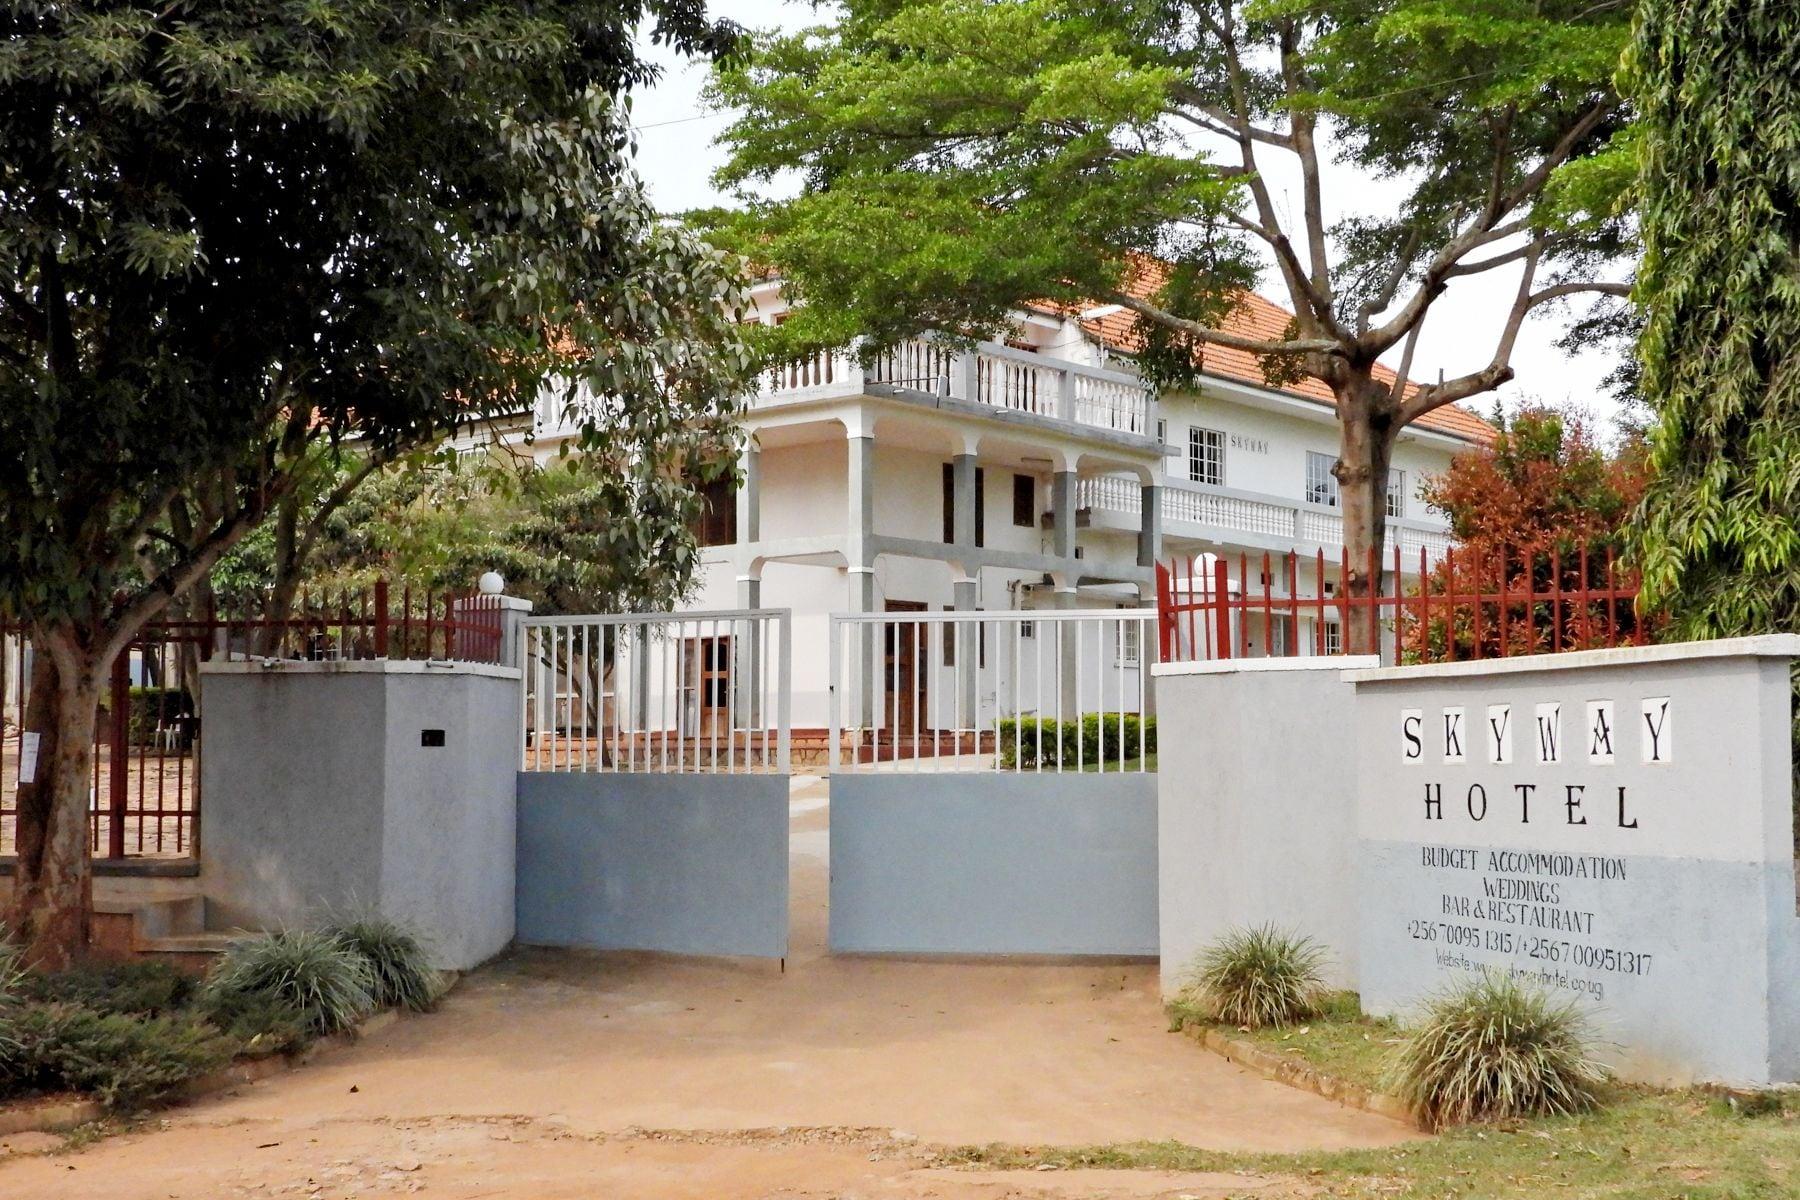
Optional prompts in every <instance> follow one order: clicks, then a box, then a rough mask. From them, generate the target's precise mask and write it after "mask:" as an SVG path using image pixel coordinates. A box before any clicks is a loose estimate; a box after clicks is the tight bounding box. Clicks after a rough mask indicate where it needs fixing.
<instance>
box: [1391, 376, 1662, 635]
mask: <svg viewBox="0 0 1800 1200" xmlns="http://www.w3.org/2000/svg"><path fill="white" fill-rule="evenodd" d="M1495 423H1496V425H1497V426H1498V427H1499V433H1498V435H1497V436H1496V437H1495V439H1494V441H1493V444H1492V445H1491V446H1487V447H1484V448H1482V449H1479V450H1471V451H1469V452H1467V453H1465V454H1461V455H1459V456H1457V458H1456V459H1455V460H1454V461H1453V462H1452V463H1451V464H1450V468H1449V469H1448V470H1447V471H1445V472H1444V473H1443V474H1442V475H1439V476H1437V477H1436V478H1434V479H1431V480H1430V481H1428V482H1427V483H1426V484H1425V486H1424V488H1423V489H1422V494H1423V496H1424V498H1425V500H1426V502H1427V503H1429V504H1431V505H1432V506H1433V507H1435V508H1437V509H1439V510H1440V511H1442V512H1443V513H1444V514H1445V515H1446V516H1447V517H1448V518H1449V520H1450V527H1451V530H1452V532H1453V533H1454V534H1455V537H1456V543H1457V544H1456V549H1455V552H1454V553H1453V554H1451V555H1450V556H1448V557H1446V558H1445V559H1444V560H1443V561H1441V562H1439V563H1438V564H1437V565H1436V566H1435V567H1434V568H1433V569H1432V570H1431V571H1430V572H1429V574H1428V575H1427V576H1426V578H1425V582H1424V586H1423V589H1422V591H1423V592H1424V593H1425V595H1424V596H1423V597H1421V599H1422V600H1423V603H1409V604H1408V605H1407V608H1408V613H1407V615H1406V617H1405V619H1403V620H1402V622H1401V632H1402V636H1403V638H1404V648H1405V651H1406V653H1407V655H1408V657H1410V658H1411V659H1413V660H1414V661H1438V660H1442V659H1445V658H1451V657H1455V658H1473V657H1481V658H1491V657H1497V656H1501V655H1512V654H1536V653H1543V652H1546V651H1553V650H1579V649H1585V648H1589V647H1594V646H1606V645H1615V644H1617V643H1619V642H1621V641H1626V640H1630V639H1633V638H1635V637H1636V636H1637V635H1638V633H1639V624H1638V621H1639V618H1638V616H1637V613H1636V611H1635V607H1634V606H1633V605H1632V604H1631V603H1630V602H1629V601H1628V600H1622V601H1618V602H1615V601H1613V600H1611V599H1609V598H1604V597H1598V596H1596V598H1593V599H1588V600H1583V601H1580V602H1569V601H1567V600H1566V599H1563V600H1558V599H1553V598H1552V597H1553V596H1554V595H1555V594H1557V593H1559V592H1560V593H1567V592H1569V591H1587V592H1590V593H1605V592H1608V591H1609V589H1611V588H1612V587H1614V586H1615V585H1617V586H1618V587H1619V588H1621V589H1622V590H1624V591H1625V592H1626V593H1627V594H1629V593H1630V592H1631V591H1632V590H1633V581H1632V580H1630V579H1627V578H1626V577H1625V576H1624V574H1623V571H1622V568H1621V567H1620V566H1619V564H1618V559H1619V557H1620V554H1621V551H1622V538H1623V528H1624V524H1625V522H1626V521H1627V520H1628V519H1629V516H1630V514H1631V511H1632V509H1633V507H1634V506H1635V505H1636V504H1637V502H1638V498H1639V497H1640V496H1641V495H1642V494H1643V491H1644V486H1645V483H1646V481H1647V479H1648V471H1647V466H1646V459H1645V454H1644V448H1643V445H1642V443H1641V441H1640V440H1639V439H1638V438H1637V437H1636V436H1635V435H1631V436H1627V437H1626V439H1625V441H1624V443H1623V445H1622V446H1621V447H1620V448H1619V449H1618V450H1616V451H1614V452H1611V453H1609V452H1608V451H1607V450H1606V449H1605V448H1603V447H1602V446H1601V445H1600V444H1599V443H1598V442H1597V441H1596V439H1595V438H1594V435H1593V433H1592V431H1591V430H1590V429H1589V427H1588V424H1587V422H1586V421H1585V420H1583V419H1582V418H1581V417H1579V416H1576V415H1570V414H1563V413H1559V412H1556V411H1554V410H1551V409H1548V408H1543V407H1530V408H1526V409H1523V410H1521V411H1520V412H1518V413H1517V414H1515V415H1514V416H1512V417H1510V418H1507V417H1505V416H1502V415H1496V417H1495ZM1475 596H1483V597H1487V599H1486V600H1485V601H1484V602H1476V601H1474V600H1472V599H1471V597H1475ZM1440 597H1441V598H1442V599H1441V601H1440V600H1439V599H1438V598H1440Z"/></svg>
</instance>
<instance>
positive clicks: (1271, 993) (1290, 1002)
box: [1193, 925, 1325, 1029]
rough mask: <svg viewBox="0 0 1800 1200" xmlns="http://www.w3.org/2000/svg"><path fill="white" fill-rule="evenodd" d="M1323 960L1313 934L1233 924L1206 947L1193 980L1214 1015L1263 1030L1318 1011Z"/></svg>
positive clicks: (1321, 986)
mask: <svg viewBox="0 0 1800 1200" xmlns="http://www.w3.org/2000/svg"><path fill="white" fill-rule="evenodd" d="M1324 963H1325V951H1324V948H1323V947H1321V946H1320V945H1319V944H1318V943H1317V942H1315V941H1313V940H1312V939H1311V938H1309V937H1303V936H1301V935H1299V934H1297V933H1290V932H1287V931H1284V930H1281V929H1277V928H1276V927H1275V926H1273V925H1258V926H1255V927H1252V928H1248V929H1234V930H1232V931H1230V932H1229V933H1227V934H1225V935H1224V936H1223V937H1221V938H1220V939H1219V940H1218V941H1216V942H1214V943H1213V944H1212V946H1210V947H1209V948H1208V949H1207V950H1205V951H1204V952H1203V953H1202V954H1201V955H1200V959H1199V962H1198V963H1197V964H1196V966H1195V968H1194V972H1193V983H1194V986H1195V988H1196V990H1197V991H1198V992H1199V999H1200V1001H1201V1003H1202V1005H1203V1007H1204V1008H1205V1010H1206V1011H1207V1012H1208V1013H1209V1014H1210V1015H1211V1016H1212V1017H1213V1018H1214V1019H1215V1020H1219V1021H1223V1022H1225V1023H1227V1024H1230V1025H1239V1026H1243V1027H1245V1028H1249V1029H1261V1028H1263V1027H1264V1026H1267V1025H1286V1024H1289V1023H1291V1022H1294V1021H1299V1020H1304V1019H1305V1018H1307V1017H1311V1016H1315V1015H1316V1014H1317V1013H1318V1012H1319V1006H1320V1004H1322V1003H1323V1002H1324V999H1325V980H1324V978H1323V976H1322V975H1321V974H1320V970H1321V968H1322V967H1323V966H1324Z"/></svg>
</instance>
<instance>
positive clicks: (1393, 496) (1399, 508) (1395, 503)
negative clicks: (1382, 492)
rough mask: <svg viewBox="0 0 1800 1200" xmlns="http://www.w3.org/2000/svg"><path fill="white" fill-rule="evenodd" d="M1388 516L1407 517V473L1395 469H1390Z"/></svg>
mask: <svg viewBox="0 0 1800 1200" xmlns="http://www.w3.org/2000/svg"><path fill="white" fill-rule="evenodd" d="M1387 515H1388V516H1390V517H1404V516H1405V515H1406V472H1405V471H1401V470H1397V469H1395V468H1393V467H1389V468H1388V485H1387Z"/></svg>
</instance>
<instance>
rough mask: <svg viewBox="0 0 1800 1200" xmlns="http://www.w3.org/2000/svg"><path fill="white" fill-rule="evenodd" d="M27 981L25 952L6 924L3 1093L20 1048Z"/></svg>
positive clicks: (0, 990) (1, 952) (2, 931)
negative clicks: (21, 1002)
mask: <svg viewBox="0 0 1800 1200" xmlns="http://www.w3.org/2000/svg"><path fill="white" fill-rule="evenodd" d="M24 980H25V964H24V961H23V954H22V953H21V951H20V950H19V948H18V947H17V946H15V945H13V943H12V941H11V939H10V938H9V937H8V936H7V932H6V926H4V925H0V1093H4V1092H5V1090H6V1086H7V1080H8V1079H9V1078H10V1077H11V1074H12V1068H13V1063H14V1060H15V1059H16V1058H17V1057H18V1053H19V1050H20V1042H19V1030H18V1008H19V1005H18V992H19V985H20V984H21V983H23V982H24Z"/></svg>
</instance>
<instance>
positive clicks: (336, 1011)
mask: <svg viewBox="0 0 1800 1200" xmlns="http://www.w3.org/2000/svg"><path fill="white" fill-rule="evenodd" d="M374 989H375V977H374V972H373V971H372V970H371V969H370V967H369V961H368V959H366V958H364V957H363V956H362V955H361V954H359V953H357V952H356V951H355V950H353V949H351V948H349V947H348V946H345V945H344V944H343V943H342V942H340V941H339V940H338V939H337V938H335V937H333V936H332V935H331V934H328V933H314V932H311V931H308V930H282V931H280V932H277V933H264V934H258V935H257V936H255V937H248V938H243V939H240V940H238V941H235V942H233V943H232V944H231V945H230V946H229V947H227V948H226V950H225V953H224V955H223V956H222V957H221V958H220V959H219V962H218V963H217V964H216V965H215V966H214V967H213V969H212V971H211V973H210V974H209V975H208V976H207V979H206V984H205V986H204V988H203V989H202V991H203V997H202V999H203V1002H206V1001H210V1002H212V1003H215V1004H218V1003H220V1002H222V1001H223V1000H224V999H225V998H227V997H229V996H234V995H236V996H243V995H260V996H267V997H269V998H270V999H272V1000H274V1001H277V1002H278V1003H280V1004H283V1005H286V1006H287V1007H288V1008H290V1009H292V1010H293V1011H294V1012H296V1013H298V1014H299V1015H300V1017H301V1019H302V1021H303V1022H304V1023H305V1025H306V1028H307V1030H308V1031H309V1032H311V1033H315V1034H326V1033H337V1032H339V1031H340V1030H344V1029H348V1028H349V1027H350V1026H352V1025H354V1024H355V1023H356V1022H357V1021H359V1020H361V1019H362V1018H363V1017H364V1016H366V1015H368V1014H369V1013H370V1012H373V1011H374V1009H375V996H374Z"/></svg>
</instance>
